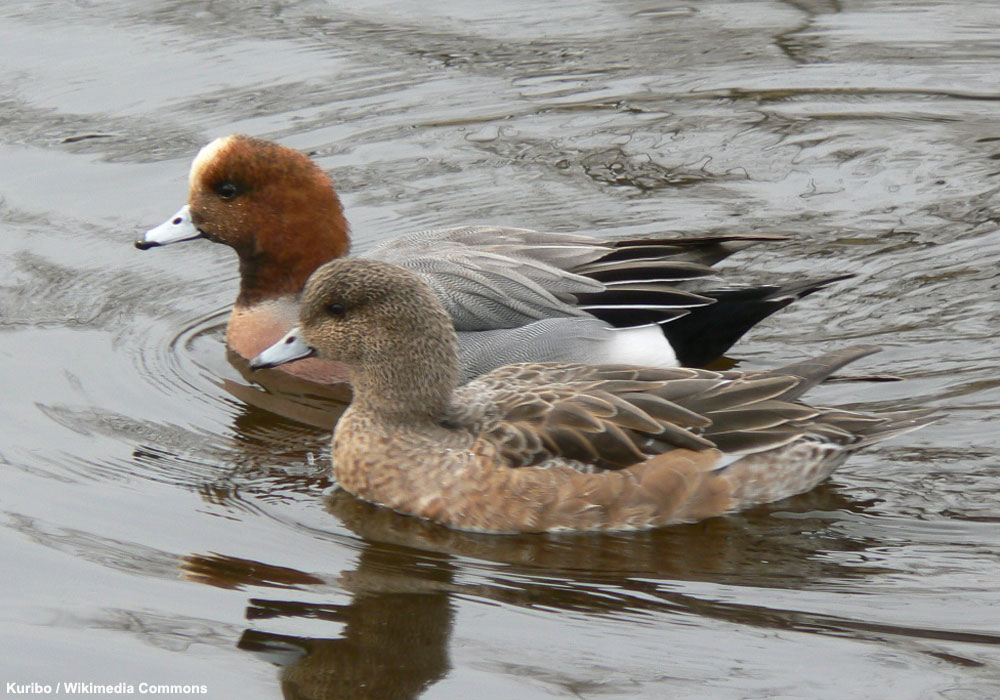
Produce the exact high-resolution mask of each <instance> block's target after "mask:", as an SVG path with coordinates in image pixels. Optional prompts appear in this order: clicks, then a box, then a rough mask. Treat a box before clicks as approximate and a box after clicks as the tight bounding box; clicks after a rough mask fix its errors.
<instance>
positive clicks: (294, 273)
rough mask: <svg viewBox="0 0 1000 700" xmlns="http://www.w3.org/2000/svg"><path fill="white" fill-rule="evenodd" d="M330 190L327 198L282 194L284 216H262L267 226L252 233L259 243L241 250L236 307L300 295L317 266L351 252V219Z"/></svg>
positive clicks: (262, 224) (239, 250)
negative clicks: (322, 199)
mask: <svg viewBox="0 0 1000 700" xmlns="http://www.w3.org/2000/svg"><path fill="white" fill-rule="evenodd" d="M294 194H295V193H292V195H294ZM329 194H330V196H329V197H328V198H325V199H324V201H306V200H301V201H300V198H296V197H294V196H291V195H290V196H286V197H283V198H282V202H281V204H280V207H279V208H278V209H277V211H280V212H281V215H280V216H277V215H275V216H269V217H266V218H265V217H262V218H263V220H262V221H261V223H260V226H261V227H262V230H260V231H258V232H257V235H256V236H253V237H251V239H252V240H253V241H255V244H254V245H252V246H248V247H245V248H242V249H241V248H237V250H236V253H237V255H239V259H240V294H239V296H238V297H237V299H236V305H237V306H244V307H248V306H253V305H254V304H257V303H260V302H261V301H266V300H268V299H273V298H276V297H281V296H287V295H296V294H298V293H299V292H301V291H302V288H303V287H304V286H305V284H306V280H307V279H309V275H311V274H312V273H313V272H314V271H315V270H316V268H318V267H319V266H320V265H322V264H323V263H325V262H328V261H330V260H333V259H334V258H339V257H343V256H345V255H347V253H348V250H349V248H350V238H349V236H348V225H347V220H346V219H345V218H344V213H343V208H342V207H341V205H340V199H339V198H338V197H337V195H336V193H335V192H333V190H332V188H331V190H330V193H329Z"/></svg>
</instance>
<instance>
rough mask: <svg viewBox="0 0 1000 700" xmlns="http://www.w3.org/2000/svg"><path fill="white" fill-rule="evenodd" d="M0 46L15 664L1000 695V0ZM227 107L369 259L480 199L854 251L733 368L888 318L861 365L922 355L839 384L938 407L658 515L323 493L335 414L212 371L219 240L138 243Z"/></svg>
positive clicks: (842, 390)
mask: <svg viewBox="0 0 1000 700" xmlns="http://www.w3.org/2000/svg"><path fill="white" fill-rule="evenodd" d="M0 65H2V70H0V163H2V169H0V198H2V199H0V253H2V255H0V279H2V280H3V281H2V282H0V359H2V369H0V373H2V374H0V386H2V391H3V401H2V403H0V409H2V416H0V419H2V423H3V425H4V439H3V441H2V443H0V504H2V511H3V512H2V524H3V528H2V529H0V556H2V560H3V562H4V566H3V569H4V571H5V574H4V575H3V576H2V577H0V590H2V594H3V595H2V601H3V603H2V609H0V625H2V627H0V628H2V630H3V633H4V634H3V636H4V639H5V641H4V649H3V654H2V661H0V669H2V677H0V681H2V683H0V686H6V683H7V682H11V681H14V682H18V683H32V682H36V683H40V684H50V685H52V686H55V685H56V684H57V683H59V682H67V681H82V682H90V683H101V684H112V683H120V682H126V683H132V684H134V685H135V686H136V688H137V689H136V691H135V695H139V690H138V684H139V683H140V682H146V683H157V684H161V683H166V684H180V685H183V684H188V685H195V686H199V685H203V686H205V688H206V689H207V695H202V696H201V697H206V696H207V697H212V698H250V699H255V698H280V697H285V698H372V699H378V698H393V699H398V698H413V697H418V696H419V697H423V698H470V697H477V698H514V697H517V698H523V699H527V698H547V697H571V698H572V697H577V698H608V697H614V698H668V697H669V698H757V697H769V698H770V697H774V698H847V697H850V698H885V697H898V698H939V697H940V698H949V699H952V700H967V699H971V698H995V697H998V696H1000V592H998V586H1000V437H998V435H1000V429H998V424H997V421H996V417H997V407H998V404H1000V389H998V386H1000V378H998V368H1000V343H998V342H997V338H996V336H997V333H998V326H1000V277H998V273H997V269H998V263H1000V230H998V228H1000V223H998V221H1000V197H998V188H1000V121H998V118H997V115H998V109H1000V5H998V4H997V3H996V2H994V1H993V0H981V1H980V2H971V1H970V2H959V1H957V0H955V1H952V2H931V1H928V2H919V1H916V0H914V1H910V2H903V1H897V2H891V1H888V0H869V1H866V2H860V1H858V2H855V1H853V0H829V1H827V0H799V1H792V0H788V1H786V2H778V1H777V0H773V1H766V0H760V1H749V0H748V1H744V2H731V3H725V2H708V1H705V2H701V1H698V2H685V3H674V2H670V1H667V0H665V1H661V2H656V1H655V0H647V1H644V2H640V1H636V0H619V1H616V2H610V1H609V2H599V1H590V2H588V1H584V2H535V1H532V2H527V1H523V2H517V1H512V2H502V3H486V2H473V1H467V2H453V3H426V2H411V1H408V0H398V1H392V0H386V1H384V2H368V3H335V2H286V1H284V0H278V1H276V2H268V3H243V2H236V1H235V0H216V1H214V2H168V1H162V0H161V1H156V2H138V1H136V0H132V1H123V2H116V3H90V2H70V1H68V0H67V1H60V0H51V1H39V0H7V2H4V3H3V4H2V5H0ZM232 132H246V133H251V134H255V135H259V136H263V137H267V138H272V139H276V140H280V141H282V142H283V143H286V144H288V145H291V146H294V147H297V148H301V149H303V150H307V151H309V152H310V153H312V154H314V155H315V157H316V158H317V159H318V161H319V162H320V163H321V165H322V166H323V167H324V168H326V169H328V170H330V171H331V172H332V174H333V176H334V178H335V180H336V181H337V184H338V187H339V189H340V191H341V193H342V196H343V198H344V201H345V205H346V207H347V210H348V214H349V217H350V219H351V221H352V224H353V229H354V234H355V248H356V249H358V250H362V249H364V248H366V247H368V246H370V245H371V244H373V243H374V242H376V241H378V240H381V239H383V238H384V237H387V236H392V235H395V234H398V233H401V232H404V231H407V230H411V229H414V228H418V227H426V226H432V225H435V226H436V225H451V224H459V223H471V222H479V223H487V222H493V223H505V224H510V225H516V226H524V227H530V228H540V229H549V230H560V231H573V230H581V231H598V230H600V231H603V232H604V233H605V234H606V235H609V236H624V235H638V234H644V233H654V232H661V231H677V232H684V233H689V234H707V233H718V232H772V233H782V234H787V235H788V236H790V240H789V241H787V242H783V243H776V244H773V245H767V246H762V247H758V248H755V249H753V250H750V251H746V252H744V253H741V254H740V255H738V256H735V257H734V258H733V259H731V260H730V261H728V262H727V263H726V268H727V271H728V275H729V276H731V277H732V278H734V279H738V280H746V281H749V280H760V281H770V280H781V279H789V278H794V277H796V276H803V277H805V276H810V275H813V276H815V275H826V274H836V273H841V272H851V273H854V274H855V275H856V276H855V277H854V278H853V279H851V280H849V281H847V282H843V283H840V284H838V285H837V286H836V287H835V288H833V289H831V290H829V291H828V292H825V293H823V294H818V295H815V296H812V297H810V298H809V299H806V300H804V301H802V302H800V303H799V304H797V305H796V306H794V307H792V308H791V309H788V310H785V311H784V312H782V313H780V314H778V315H776V316H775V317H772V319H770V320H769V321H767V322H766V323H764V324H762V325H761V326H760V327H759V328H758V329H756V330H755V331H754V332H752V333H751V334H750V336H749V337H748V338H747V339H746V340H745V341H744V342H743V343H742V344H741V345H740V346H739V347H738V352H737V353H736V356H737V357H738V359H740V360H741V361H742V363H743V366H746V367H767V366H774V365H775V364H777V363H779V362H783V361H791V360H794V359H798V358H801V357H804V356H806V355H808V354H812V353H817V352H820V351H823V350H827V349H831V348H834V347H843V346H846V345H850V344H852V343H859V342H863V343H868V342H875V343H878V344H881V345H883V346H884V347H885V350H884V352H883V353H881V354H880V355H876V356H874V357H870V358H867V359H866V360H864V361H863V362H861V363H859V366H858V368H857V369H858V371H864V372H876V373H891V374H896V375H899V376H901V377H904V378H905V379H906V381H904V382H899V383H893V384H874V385H873V384H860V385H859V384H837V385H832V386H829V387H826V388H824V389H823V390H821V391H819V392H816V395H815V396H814V400H816V401H822V402H828V403H843V404H850V405H855V406H864V407H869V408H886V407H898V406H904V405H912V404H918V405H931V406H939V407H941V408H943V409H944V410H946V412H947V414H948V417H947V419H946V420H945V421H943V422H941V423H940V424H937V425H934V426H931V427H929V428H927V429H925V430H923V431H921V432H919V433H914V434H910V435H906V436H904V437H902V438H900V439H897V440H895V441H893V442H890V443H887V444H884V445H880V446H878V447H877V448H875V449H871V450H869V451H867V452H865V453H862V454H859V455H857V456H856V457H855V458H854V459H852V460H851V461H849V462H848V463H847V465H845V466H844V467H843V468H842V469H841V470H840V471H839V472H838V473H837V474H835V476H834V478H833V479H832V480H831V481H830V482H828V483H826V484H824V485H823V486H821V487H820V488H819V489H817V490H816V491H814V492H812V493H810V494H807V495H804V496H801V497H798V498H794V499H790V500H788V501H784V502H781V503H778V504H774V505H772V506H769V507H765V508H759V509H757V510H754V511H751V512H747V513H744V514H741V515H739V516H735V517H730V518H724V519H716V520H713V521H709V522H705V523H702V524H698V525H693V526H686V527H677V528H672V529H667V530H662V531H657V532H649V533H640V534H631V535H600V536H595V535H584V536H561V537H557V536H551V537H549V536H538V537H508V538H497V537H485V536H471V535H463V534H459V533H453V532H447V531H444V530H442V529H440V528H436V527H433V526H429V525H426V524H423V523H420V522H416V521H414V520H412V519H408V518H403V517H400V516H396V515H394V514H391V513H386V512H383V511H380V510H377V509H375V508H372V507H369V506H365V505H363V504H360V503H358V502H356V501H354V500H353V499H351V498H350V497H347V496H344V495H342V494H337V493H335V492H330V490H329V489H328V488H327V487H328V486H329V482H328V481H327V478H326V475H325V473H326V465H327V461H328V444H327V443H328V435H329V432H328V426H329V425H330V423H331V422H332V421H333V419H334V418H335V413H333V411H334V410H335V409H336V406H337V404H335V403H331V402H330V400H329V399H327V398H324V397H317V396H300V395H293V394H288V393H285V394H282V392H276V393H265V392H263V391H261V390H260V389H259V388H258V387H256V386H254V385H253V384H251V383H250V382H248V381H247V380H246V379H245V378H244V377H243V375H242V374H241V372H240V371H239V370H238V368H237V367H235V366H234V365H232V364H230V362H229V360H228V359H227V356H226V351H225V347H224V343H223V328H224V323H225V318H226V310H227V308H228V306H229V305H230V304H231V303H232V300H233V298H234V296H235V290H236V282H237V279H236V265H235V259H234V256H233V255H232V253H231V251H229V250H228V249H225V248H223V247H221V246H213V245H211V244H209V243H206V242H197V243H191V244H185V245H181V246H175V247H171V248H168V249H162V250H155V251H150V252H147V253H141V252H139V251H137V250H135V249H134V248H133V247H132V245H131V241H132V239H133V238H134V237H135V235H136V234H137V233H139V232H141V231H142V230H143V229H145V228H147V227H149V226H151V225H153V224H156V223H159V222H160V221H161V220H162V219H163V218H164V217H166V216H168V215H169V214H170V213H171V212H173V211H175V210H176V208H177V207H178V206H179V205H180V204H181V203H182V201H183V200H184V198H185V196H186V175H187V169H188V164H189V162H190V159H191V157H192V156H193V154H194V153H195V151H196V149H197V148H198V147H200V146H201V145H202V144H204V143H206V142H207V141H208V140H210V139H211V138H213V137H215V136H218V135H222V134H227V133H232ZM57 695H64V696H66V697H79V695H72V694H67V693H59V692H57V689H56V688H54V689H53V693H52V696H57ZM162 696H163V697H167V695H162ZM180 696H183V697H191V696H193V695H191V694H183V693H182V694H181V695H180ZM170 697H178V695H171V696H170Z"/></svg>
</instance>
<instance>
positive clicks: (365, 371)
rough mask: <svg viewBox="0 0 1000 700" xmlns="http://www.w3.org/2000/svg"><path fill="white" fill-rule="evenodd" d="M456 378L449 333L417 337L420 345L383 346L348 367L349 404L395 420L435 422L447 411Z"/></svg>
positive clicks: (400, 422) (453, 343)
mask: <svg viewBox="0 0 1000 700" xmlns="http://www.w3.org/2000/svg"><path fill="white" fill-rule="evenodd" d="M449 330H450V329H449ZM457 383H458V358H457V341H456V340H455V337H454V332H449V333H448V334H446V337H443V338H442V337H432V338H422V339H421V342H420V343H419V344H418V343H416V342H414V343H410V344H402V346H401V347H398V348H392V347H388V346H387V347H384V348H380V351H379V352H378V353H377V354H376V355H375V356H373V357H370V358H367V360H366V362H365V363H364V365H363V366H361V367H358V368H351V384H352V386H353V388H354V400H353V405H352V408H353V409H354V410H356V411H362V412H365V413H368V414H371V415H374V416H378V417H379V418H380V419H382V420H384V421H388V422H390V423H394V424H398V425H406V424H427V423H431V424H435V425H439V424H441V423H442V422H443V421H444V420H445V418H446V416H447V415H448V409H449V406H450V404H451V398H452V393H453V392H454V390H455V387H456V385H457Z"/></svg>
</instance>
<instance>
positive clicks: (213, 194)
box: [188, 135, 350, 306]
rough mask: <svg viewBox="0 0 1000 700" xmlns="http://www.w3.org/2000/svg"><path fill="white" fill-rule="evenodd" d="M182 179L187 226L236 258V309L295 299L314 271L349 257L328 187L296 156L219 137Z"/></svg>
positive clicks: (342, 222) (242, 139) (315, 170)
mask: <svg viewBox="0 0 1000 700" xmlns="http://www.w3.org/2000/svg"><path fill="white" fill-rule="evenodd" d="M189 181H190V191H189V194H188V205H189V207H190V215H191V221H192V223H193V224H194V226H195V227H197V229H198V230H199V231H200V232H201V233H202V235H203V236H204V237H205V238H207V239H209V240H211V241H215V242H217V243H224V244H226V245H228V246H230V247H232V248H233V249H234V250H235V251H236V253H237V254H238V255H239V258H240V273H241V277H242V282H241V287H240V297H239V299H238V300H237V304H242V305H244V306H249V305H251V304H253V303H255V302H259V301H263V300H265V299H268V298H273V297H277V296H282V295H285V294H295V293H298V292H299V291H300V290H301V289H302V286H303V285H304V284H305V281H306V279H308V277H309V275H310V274H311V273H312V272H313V271H314V270H315V269H316V268H317V267H319V265H321V264H322V263H324V262H326V261H327V260H330V259H332V258H335V257H340V256H343V255H346V254H347V252H348V248H349V245H350V244H349V239H348V235H347V223H346V221H345V219H344V214H343V208H342V207H341V204H340V199H339V198H338V197H337V193H336V191H335V190H334V188H333V183H332V182H331V180H330V178H329V177H328V176H327V175H326V173H324V172H323V171H322V170H321V169H320V168H319V166H317V165H316V164H315V163H314V162H313V161H312V160H311V159H310V158H309V157H308V156H306V155H305V154H303V153H300V152H299V151H296V150H294V149H291V148H288V147H286V146H282V145H280V144H277V143H272V142H270V141H264V140H262V139H256V138H253V137H250V136H244V135H233V136H226V137H222V138H218V139H216V140H215V141H213V142H212V143H210V144H208V145H207V146H205V147H204V148H202V149H201V151H200V152H199V153H198V155H197V157H196V158H195V159H194V162H193V163H192V164H191V172H190V175H189Z"/></svg>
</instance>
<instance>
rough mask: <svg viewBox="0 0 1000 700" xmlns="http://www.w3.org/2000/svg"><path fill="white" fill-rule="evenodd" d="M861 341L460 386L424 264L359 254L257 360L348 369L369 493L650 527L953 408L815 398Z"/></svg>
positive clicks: (313, 286) (446, 319)
mask: <svg viewBox="0 0 1000 700" xmlns="http://www.w3.org/2000/svg"><path fill="white" fill-rule="evenodd" d="M878 349H879V348H878V347H876V346H857V347H853V348H848V349H845V350H840V351H834V352H831V353H827V354H826V355H822V356H819V357H814V358H811V359H808V360H805V361H802V362H798V363H796V364H793V365H788V366H785V367H783V368H781V369H778V370H756V371H750V370H732V369H731V370H724V371H712V370H706V369H697V368H684V367H673V368H662V367H641V366H629V365H622V364H613V365H586V364H580V363H538V362H529V363H518V364H511V365H507V366H504V367H500V368H497V369H495V370H492V371H491V372H489V373H487V374H484V375H482V376H480V377H478V378H475V379H473V380H471V381H469V382H467V383H465V384H460V383H459V377H460V360H459V342H458V338H457V334H456V332H455V330H454V326H453V322H452V317H451V315H450V314H449V313H448V311H447V310H446V308H445V307H444V305H443V303H442V302H441V300H440V298H439V296H438V295H437V294H436V293H435V292H434V291H433V290H432V288H431V287H430V286H429V285H428V284H427V283H426V282H425V281H424V280H423V279H422V278H421V277H420V275H418V274H416V273H414V272H413V271H412V270H407V269H405V268H402V267H400V266H397V265H394V264H392V263H388V262H385V261H380V260H373V259H365V258H341V259H337V260H333V261H331V262H328V263H326V264H324V265H323V266H321V267H320V268H319V269H317V270H316V272H314V273H313V275H312V276H311V277H310V279H309V280H308V282H307V284H306V286H305V289H304V291H303V293H302V303H301V307H300V310H299V322H298V326H297V327H296V328H294V329H293V330H292V331H290V332H289V333H288V334H287V335H286V336H285V338H283V339H282V340H281V341H280V342H278V343H276V344H275V345H274V346H272V347H271V348H268V349H267V350H265V351H264V352H262V353H261V354H260V355H258V356H257V357H255V358H254V359H253V360H252V361H251V366H252V367H254V368H256V369H262V368H270V367H274V366H277V365H280V364H281V363H283V362H286V361H289V359H290V358H296V357H300V356H301V355H303V354H308V355H316V356H317V357H319V358H321V359H325V360H330V361H335V362H339V363H341V364H342V365H343V366H345V367H346V368H347V371H348V373H349V375H350V382H351V385H352V387H353V399H352V401H351V403H350V405H349V406H348V408H347V410H346V411H345V412H344V414H343V415H342V416H341V418H340V421H339V422H338V423H337V425H336V428H335V430H334V433H333V440H332V462H333V476H334V478H335V480H336V483H337V485H339V487H340V488H342V489H344V490H345V491H347V492H349V493H351V494H353V495H354V496H356V497H358V498H360V499H361V500H364V501H368V502H371V503H374V504H377V505H380V506H384V507H387V508H390V509H392V510H394V511H396V512H398V513H401V514H404V515H409V516H415V517H418V518H424V519H427V520H431V521H434V522H436V523H438V524H440V525H443V526H446V527H449V528H454V529H458V530H468V531H475V532H484V533H495V534H506V533H538V532H560V531H571V532H577V531H624V530H641V529H648V528H655V527H662V526H668V525H675V524H680V523H690V522H696V521H700V520H704V519H706V518H711V517H717V516H723V515H726V514H729V513H733V512H736V511H740V510H743V509H746V508H750V507H752V506H755V505H758V504H763V503H768V502H773V501H778V500H781V499H784V498H787V497H789V496H793V495H796V494H799V493H803V492H805V491H808V490H810V489H812V488H813V487H815V486H816V485H818V484H819V483H820V482H822V481H823V480H824V479H826V478H827V477H828V476H829V475H830V473H831V472H832V471H833V470H834V469H835V468H836V467H838V466H839V465H841V464H842V463H843V462H844V461H845V460H846V459H847V457H848V456H849V455H850V454H852V453H853V452H855V451H857V450H859V449H861V448H864V447H867V446H869V445H873V444H875V443H878V442H881V441H882V440H885V439H888V438H890V437H894V436H896V435H899V434H902V433H905V432H908V431H911V430H915V429H917V428H920V427H923V426H924V425H927V424H928V423H930V422H933V421H934V420H936V419H937V416H936V415H935V414H934V413H933V411H932V410H927V409H916V410H909V411H897V412H885V413H865V412H861V411H853V410H845V409H840V408H823V407H816V406H811V405H809V404H806V403H804V402H802V401H801V400H800V398H801V396H802V395H803V394H804V393H805V392H806V391H808V390H809V389H810V388H811V387H813V386H815V385H816V384H817V383H818V382H820V381H822V380H823V379H825V378H826V377H828V376H829V375H830V374H831V373H832V372H834V371H836V370H837V369H839V368H841V367H843V366H844V365H846V364H848V363H849V362H852V361H854V360H857V359H859V358H861V357H865V356H867V355H870V354H872V353H874V352H876V351H878Z"/></svg>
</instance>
